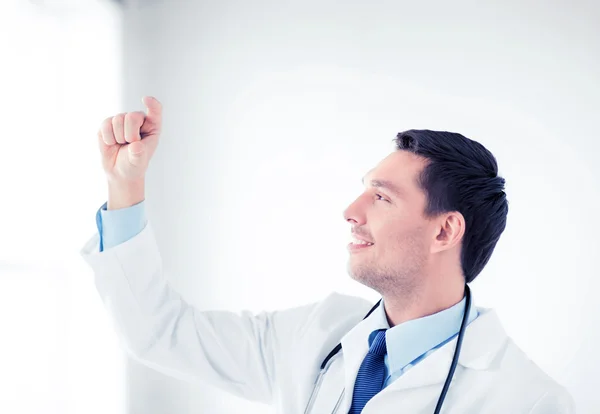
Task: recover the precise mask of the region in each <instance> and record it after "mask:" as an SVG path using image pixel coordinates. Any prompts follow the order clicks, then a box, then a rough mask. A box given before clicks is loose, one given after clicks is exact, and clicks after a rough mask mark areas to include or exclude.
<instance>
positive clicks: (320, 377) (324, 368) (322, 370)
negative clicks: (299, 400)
mask: <svg viewBox="0 0 600 414" xmlns="http://www.w3.org/2000/svg"><path fill="white" fill-rule="evenodd" d="M465 295H466V297H467V303H466V305H465V313H464V315H463V319H462V323H461V324H460V330H459V331H458V339H457V340H456V349H455V350H454V357H453V358H452V364H450V371H448V376H447V377H446V382H445V383H444V388H442V393H441V394H440V398H439V399H438V402H437V405H436V407H435V411H434V414H439V412H440V410H441V409H442V404H443V403H444V399H445V398H446V393H447V392H448V388H449V387H450V382H452V377H453V376H454V371H455V370H456V364H457V363H458V357H459V356H460V349H461V347H462V341H463V336H464V334H465V327H466V326H467V320H468V319H469V313H470V312H471V290H470V289H469V286H468V285H466V284H465ZM380 303H381V299H380V300H379V301H378V302H377V303H376V304H375V306H373V307H372V308H371V310H370V311H369V312H368V313H367V315H366V316H365V317H364V318H363V320H365V319H367V318H368V317H369V315H371V314H372V313H373V311H374V310H375V309H377V307H378V306H379V304H380ZM341 349H342V344H341V343H339V344H337V345H336V347H335V348H333V349H332V350H331V352H330V353H329V354H328V355H327V356H326V357H325V359H324V360H323V363H322V364H321V368H320V371H319V375H318V376H317V379H316V381H315V385H314V386H313V390H312V392H311V393H310V398H309V399H308V403H307V404H306V409H305V410H304V414H308V413H310V410H311V409H312V406H313V405H314V403H315V399H316V396H317V394H318V392H319V389H320V388H321V383H322V382H323V376H324V375H325V373H327V370H328V369H329V366H330V365H331V362H332V358H333V357H334V356H335V355H336V354H337V353H338V352H340V350H341ZM344 393H345V390H343V391H342V394H341V395H340V396H339V398H338V400H337V402H336V404H335V407H333V410H332V411H331V413H332V414H333V413H335V412H336V411H337V409H338V408H339V407H340V405H341V402H342V398H343V397H344Z"/></svg>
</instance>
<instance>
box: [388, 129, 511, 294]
mask: <svg viewBox="0 0 600 414" xmlns="http://www.w3.org/2000/svg"><path fill="white" fill-rule="evenodd" d="M394 142H395V144H396V148H397V150H401V151H409V152H412V153H414V154H416V155H419V156H421V157H424V158H425V159H426V160H427V161H428V163H427V164H426V166H425V167H424V168H423V171H421V173H420V174H419V176H418V178H417V185H418V186H419V187H420V188H421V189H422V190H423V191H424V192H425V195H426V197H427V205H426V207H425V211H424V214H425V215H426V216H427V217H435V216H437V215H439V214H442V213H447V212H451V211H458V212H460V213H461V214H462V215H463V217H464V219H465V222H466V224H465V233H464V236H463V240H462V251H461V266H462V270H463V274H464V277H465V281H466V282H467V283H470V282H472V281H473V280H474V279H475V277H477V275H479V273H480V272H481V271H482V270H483V268H484V267H485V265H486V264H487V262H488V260H489V259H490V257H491V256H492V252H493V251H494V248H495V247H496V243H497V242H498V240H499V239H500V235H501V234H502V232H503V231H504V228H505V227H506V216H507V214H508V200H507V199H506V194H505V192H504V183H505V181H504V178H502V177H500V176H498V164H497V162H496V158H495V157H494V155H492V153H491V152H490V151H488V150H487V149H486V148H485V147H484V146H483V145H481V144H480V143H479V142H476V141H473V140H471V139H469V138H466V137H464V136H463V135H461V134H457V133H453V132H446V131H431V130H427V129H423V130H416V129H411V130H408V131H404V132H400V133H398V135H397V136H396V138H395V139H394Z"/></svg>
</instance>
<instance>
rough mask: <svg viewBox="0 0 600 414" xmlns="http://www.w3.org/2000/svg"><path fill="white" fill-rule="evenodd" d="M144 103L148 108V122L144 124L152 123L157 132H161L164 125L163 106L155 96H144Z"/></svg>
mask: <svg viewBox="0 0 600 414" xmlns="http://www.w3.org/2000/svg"><path fill="white" fill-rule="evenodd" d="M142 103H143V104H144V106H145V107H146V120H145V122H144V123H146V122H148V123H150V124H151V125H152V126H153V127H154V128H155V129H156V130H158V131H160V130H161V124H162V104H161V103H160V102H159V101H158V99H156V98H155V97H153V96H144V97H143V98H142Z"/></svg>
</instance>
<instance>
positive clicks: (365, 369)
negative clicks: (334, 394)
mask: <svg viewBox="0 0 600 414" xmlns="http://www.w3.org/2000/svg"><path fill="white" fill-rule="evenodd" d="M386 352H387V347H386V346H385V330H380V331H379V332H378V333H377V336H375V339H374V340H373V343H372V344H371V347H370V348H369V352H368V353H367V355H366V356H365V359H363V362H362V364H361V365H360V369H359V370H358V374H357V376H356V382H355V383H354V394H353V395H352V405H351V406H350V411H348V414H359V413H360V412H361V411H362V409H363V408H364V406H365V405H366V404H367V403H368V402H369V400H370V399H371V398H373V397H374V396H375V394H377V393H378V392H379V391H381V389H382V388H383V382H384V381H385V362H384V357H385V353H386Z"/></svg>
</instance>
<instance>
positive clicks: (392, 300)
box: [382, 279, 465, 327]
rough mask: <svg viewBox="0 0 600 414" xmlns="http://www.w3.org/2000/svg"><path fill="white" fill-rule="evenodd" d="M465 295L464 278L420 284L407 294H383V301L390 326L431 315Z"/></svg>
mask: <svg viewBox="0 0 600 414" xmlns="http://www.w3.org/2000/svg"><path fill="white" fill-rule="evenodd" d="M464 295H465V285H464V279H462V280H461V281H460V282H456V283H452V285H449V284H448V283H446V284H445V285H442V284H440V283H436V284H434V286H421V287H420V288H417V289H415V290H413V291H411V292H410V293H408V294H385V295H382V296H383V303H384V306H385V313H386V315H387V318H388V323H389V325H390V327H394V326H396V325H399V324H401V323H404V322H406V321H410V320H413V319H418V318H422V317H424V316H429V315H433V314H435V313H438V312H441V311H443V310H445V309H448V308H450V307H452V306H454V305H456V304H457V303H458V302H460V301H461V300H462V299H463V298H464Z"/></svg>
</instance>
